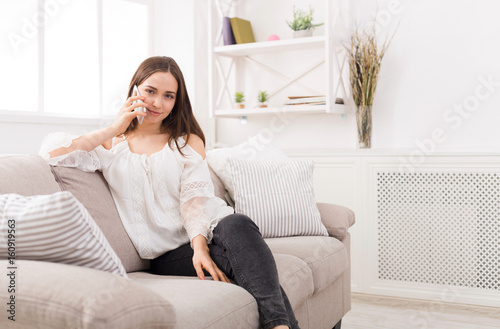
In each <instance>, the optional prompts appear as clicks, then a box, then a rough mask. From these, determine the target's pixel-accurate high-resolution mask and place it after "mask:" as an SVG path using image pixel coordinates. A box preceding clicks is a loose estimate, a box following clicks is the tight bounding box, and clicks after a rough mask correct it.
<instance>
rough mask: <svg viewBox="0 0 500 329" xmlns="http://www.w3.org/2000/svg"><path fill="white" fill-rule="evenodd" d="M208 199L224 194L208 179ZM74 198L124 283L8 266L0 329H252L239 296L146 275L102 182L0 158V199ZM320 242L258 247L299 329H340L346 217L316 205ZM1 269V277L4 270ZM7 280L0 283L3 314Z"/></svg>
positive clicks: (252, 316) (24, 158) (31, 264)
mask: <svg viewBox="0 0 500 329" xmlns="http://www.w3.org/2000/svg"><path fill="white" fill-rule="evenodd" d="M213 180H214V185H215V186H216V193H217V194H218V195H219V196H221V197H222V196H223V193H224V188H223V186H222V185H221V183H220V180H219V179H218V178H217V177H216V176H215V175H213ZM60 190H67V191H70V192H72V193H73V195H74V196H75V197H77V198H78V199H79V200H80V201H81V202H82V203H83V204H84V205H85V207H86V208H87V209H88V211H89V213H90V214H91V215H92V217H93V218H94V220H95V221H96V223H97V224H98V226H99V227H100V228H101V230H102V231H103V232H104V234H105V236H106V238H107V239H108V241H109V243H110V245H111V246H112V247H113V249H114V250H115V251H116V253H117V255H118V256H119V257H120V259H121V261H122V263H123V265H124V267H125V269H126V270H127V273H128V276H129V278H128V279H127V278H123V277H120V276H116V275H113V274H111V273H108V272H104V271H99V270H95V269H89V268H83V267H77V266H72V265H66V264H57V263H49V262H41V261H30V260H20V258H21V256H22V255H18V257H17V265H18V277H17V291H16V305H17V306H16V321H15V322H13V321H11V320H8V318H7V316H8V314H6V312H5V311H3V312H2V313H3V315H2V316H0V327H1V328H51V329H54V328H65V329H68V328H92V329H95V328H120V329H124V328H141V329H142V328H180V329H189V328H193V329H200V328H212V329H224V328H231V329H238V328H240V329H245V328H259V325H258V312H257V305H256V303H255V300H254V299H253V298H252V296H251V295H250V294H249V293H247V292H246V291H245V290H244V289H242V288H240V287H238V286H236V285H232V284H226V283H220V282H215V281H211V280H205V281H201V280H198V279H197V278H189V277H171V276H157V275H153V274H150V273H148V267H149V262H148V261H145V260H142V259H140V258H139V256H138V254H137V252H136V250H135V248H134V246H133V245H132V242H131V241H130V239H129V237H128V235H127V234H126V232H125V230H124V228H123V225H122V223H121V221H120V219H119V216H118V213H117V211H116V208H115V205H114V203H113V199H112V197H111V194H110V192H109V188H108V186H107V184H106V182H105V180H104V179H103V177H102V174H101V173H99V172H97V173H84V172H81V171H79V170H77V169H72V168H62V167H50V166H48V165H47V164H46V163H45V161H44V160H43V159H42V158H41V157H39V156H38V155H0V194H3V193H17V194H21V195H38V194H51V193H54V192H57V191H60ZM318 207H319V210H320V212H321V216H322V221H323V223H324V224H325V226H326V227H327V229H328V232H329V234H330V236H329V237H309V236H300V237H287V238H276V239H267V240H266V242H267V243H268V244H269V246H270V248H271V250H272V251H273V254H274V257H275V259H276V263H277V266H278V271H279V277H280V282H281V284H282V286H283V288H284V290H285V291H286V293H287V295H288V296H289V299H290V302H291V304H292V306H293V308H294V310H295V314H296V316H297V320H298V321H299V324H300V326H301V328H303V329H307V328H309V329H331V328H333V327H335V328H340V320H341V319H342V317H343V316H344V314H346V312H347V311H349V310H350V307H351V304H350V260H349V257H350V256H349V245H350V236H349V233H348V228H349V227H350V226H351V225H352V224H353V223H354V214H353V212H352V211H350V210H349V209H347V208H344V207H341V206H336V205H332V204H322V203H319V204H318ZM2 262H4V264H5V265H4V269H5V271H7V261H6V260H2ZM8 280H9V278H8V277H7V276H6V275H5V274H3V275H0V300H2V304H3V305H4V308H5V303H6V301H7V300H8V298H9V294H8V293H7V286H8V285H9V281H8Z"/></svg>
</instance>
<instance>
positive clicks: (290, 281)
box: [273, 253, 314, 308]
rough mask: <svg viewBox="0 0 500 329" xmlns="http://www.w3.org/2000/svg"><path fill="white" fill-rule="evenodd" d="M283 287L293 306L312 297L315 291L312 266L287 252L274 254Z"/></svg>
mask: <svg viewBox="0 0 500 329" xmlns="http://www.w3.org/2000/svg"><path fill="white" fill-rule="evenodd" d="M273 256H274V260H275V261H276V267H277V268H278V276H279V280H280V284H281V287H283V290H285V293H286V295H287V296H288V300H289V301H290V304H291V305H292V307H293V308H296V307H297V306H299V305H300V304H302V303H303V302H305V301H306V299H308V298H310V297H311V296H312V294H313V292H314V284H313V276H312V271H311V268H310V267H309V265H308V264H306V263H305V262H304V261H303V260H301V259H299V258H297V257H295V256H291V255H285V254H277V253H275V254H273Z"/></svg>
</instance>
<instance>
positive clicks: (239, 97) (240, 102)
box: [234, 91, 245, 109]
mask: <svg viewBox="0 0 500 329" xmlns="http://www.w3.org/2000/svg"><path fill="white" fill-rule="evenodd" d="M234 101H235V102H236V106H237V107H238V108H240V109H244V108H245V94H244V93H243V92H242V91H237V92H235V93H234Z"/></svg>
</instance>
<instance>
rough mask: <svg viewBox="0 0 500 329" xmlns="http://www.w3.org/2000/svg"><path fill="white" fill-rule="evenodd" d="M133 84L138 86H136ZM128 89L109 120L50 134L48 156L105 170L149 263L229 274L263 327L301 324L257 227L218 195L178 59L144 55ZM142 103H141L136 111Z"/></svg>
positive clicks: (156, 268)
mask: <svg viewBox="0 0 500 329" xmlns="http://www.w3.org/2000/svg"><path fill="white" fill-rule="evenodd" d="M134 86H137V87H138V90H139V93H140V95H141V96H138V95H135V93H134V94H133V87H134ZM128 96H129V97H128V99H127V101H126V102H125V104H124V106H123V107H122V108H121V109H120V111H119V114H118V116H117V118H116V119H115V121H114V123H113V124H112V125H111V126H109V127H107V128H104V129H102V130H99V131H97V132H93V133H90V134H87V135H84V136H81V137H78V138H75V139H73V138H66V140H64V138H63V140H61V139H59V140H58V141H57V142H51V141H50V140H47V141H46V142H45V143H44V144H49V145H54V144H58V146H61V145H63V144H64V146H62V147H59V148H56V149H53V148H54V147H52V149H53V150H52V151H50V152H49V156H47V158H48V161H49V163H50V164H52V165H62V166H71V167H78V168H80V169H82V170H85V171H95V170H100V171H102V173H103V175H104V177H105V178H106V180H107V182H108V184H109V186H110V189H111V193H112V195H113V199H114V201H115V203H116V205H117V209H118V212H119V214H120V217H121V219H122V221H123V224H124V226H125V229H126V231H127V233H128V234H129V236H130V238H131V240H132V242H133V243H134V245H135V247H136V249H137V251H138V252H139V255H140V256H141V257H142V258H144V259H151V271H152V273H155V274H162V275H188V276H198V277H199V278H200V279H201V280H203V279H204V278H205V273H208V274H210V275H211V276H212V277H213V279H214V280H216V281H223V282H231V280H233V281H234V282H235V283H236V284H238V285H240V286H241V287H243V288H245V289H246V290H247V291H249V292H250V293H251V294H252V295H253V296H254V297H255V299H256V300H257V305H258V308H259V315H260V321H261V326H262V328H265V329H267V328H298V324H297V321H296V320H295V316H294V314H293V310H292V308H291V306H290V303H289V301H288V298H287V296H286V294H285V292H284V291H283V289H282V288H281V287H280V285H279V281H278V273H277V270H276V264H275V262H274V258H273V256H272V254H271V251H270V250H269V248H268V247H267V245H266V243H265V242H264V240H263V239H262V236H261V234H260V232H259V229H258V227H257V226H256V225H255V224H254V223H253V222H252V221H251V220H250V219H249V218H248V217H247V216H245V215H243V214H234V210H233V209H232V208H231V207H228V206H227V205H226V204H225V202H224V201H222V200H221V199H219V198H217V197H215V196H214V189H213V185H212V182H211V178H210V173H209V170H208V165H207V162H206V160H205V137H204V135H203V132H202V130H201V128H200V126H199V125H198V123H197V121H196V119H195V118H194V115H193V112H192V108H191V104H190V101H189V97H188V94H187V90H186V86H185V82H184V78H183V75H182V72H181V71H180V69H179V67H178V65H177V63H176V62H175V61H174V60H173V59H172V58H169V57H151V58H149V59H146V60H145V61H144V62H143V63H142V64H141V65H140V66H139V68H138V69H137V71H136V72H135V74H134V76H133V77H132V81H131V82H130V87H129V93H128ZM138 100H141V101H143V103H140V102H136V103H134V102H135V101H138ZM142 106H144V107H145V108H146V109H147V112H146V113H144V112H141V111H134V110H135V109H137V108H138V107H142ZM137 117H143V122H142V124H139V121H138V119H137ZM53 137H54V136H53ZM63 137H64V136H63ZM45 148H46V149H47V150H50V149H51V147H50V146H45Z"/></svg>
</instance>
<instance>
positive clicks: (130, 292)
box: [0, 260, 175, 329]
mask: <svg viewBox="0 0 500 329" xmlns="http://www.w3.org/2000/svg"><path fill="white" fill-rule="evenodd" d="M3 263H4V265H5V266H7V261H4V262H3ZM16 266H17V269H15V270H12V271H14V272H15V274H11V277H9V276H8V275H7V276H6V275H5V274H4V275H1V276H0V286H1V287H5V289H0V300H2V301H4V305H5V301H6V302H7V305H6V307H7V314H5V315H4V316H2V317H0V327H2V328H10V327H15V328H18V327H19V328H117V329H118V328H152V327H154V328H173V327H174V326H175V310H174V307H173V306H172V305H171V304H170V303H169V302H168V301H167V300H165V299H164V298H162V297H160V296H159V295H158V294H156V293H155V292H153V291H152V290H150V289H148V288H147V287H145V286H142V285H141V284H139V283H136V282H134V281H132V280H130V279H126V278H123V277H121V276H117V275H114V274H111V273H109V272H104V271H99V270H95V269H89V268H84V267H78V266H73V265H66V264H58V263H49V262H40V261H28V260H18V261H16ZM9 271H11V269H7V274H9ZM9 285H11V286H12V285H13V286H14V289H15V292H14V291H10V292H9V291H8V289H7V287H9ZM11 296H15V298H14V299H12V297H11ZM11 300H14V303H12V302H10V301H11ZM9 302H10V303H11V304H10V305H9ZM9 310H11V311H10V312H9ZM4 312H5V311H4ZM9 316H14V319H15V322H14V321H12V319H8V317H9Z"/></svg>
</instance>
